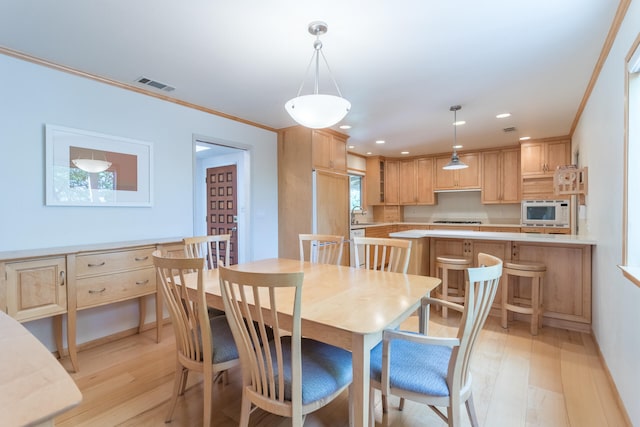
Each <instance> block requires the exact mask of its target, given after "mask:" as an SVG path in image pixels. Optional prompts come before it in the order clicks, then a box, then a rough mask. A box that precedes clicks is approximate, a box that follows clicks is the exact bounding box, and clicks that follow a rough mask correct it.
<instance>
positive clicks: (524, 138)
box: [520, 136, 531, 141]
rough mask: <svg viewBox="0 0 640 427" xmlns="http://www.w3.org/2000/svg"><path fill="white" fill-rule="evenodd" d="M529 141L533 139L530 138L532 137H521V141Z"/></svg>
mask: <svg viewBox="0 0 640 427" xmlns="http://www.w3.org/2000/svg"><path fill="white" fill-rule="evenodd" d="M529 139H531V137H530V136H521V137H520V141H527V140H529Z"/></svg>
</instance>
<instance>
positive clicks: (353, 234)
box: [349, 228, 365, 267]
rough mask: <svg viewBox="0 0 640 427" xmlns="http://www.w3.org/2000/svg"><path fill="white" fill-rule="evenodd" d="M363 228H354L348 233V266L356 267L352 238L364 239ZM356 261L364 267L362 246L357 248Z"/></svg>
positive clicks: (354, 247)
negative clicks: (349, 246)
mask: <svg viewBox="0 0 640 427" xmlns="http://www.w3.org/2000/svg"><path fill="white" fill-rule="evenodd" d="M364 234H365V233H364V228H356V229H352V230H351V232H350V233H349V238H350V240H351V250H350V251H349V252H350V254H351V256H350V259H351V262H350V263H349V265H350V266H351V267H357V266H356V246H355V245H354V244H353V238H354V237H364ZM358 260H359V261H360V264H361V265H364V246H359V247H358Z"/></svg>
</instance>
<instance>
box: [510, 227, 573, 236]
mask: <svg viewBox="0 0 640 427" xmlns="http://www.w3.org/2000/svg"><path fill="white" fill-rule="evenodd" d="M520 230H521V232H522V233H532V234H571V228H569V227H565V228H560V227H521V228H520Z"/></svg>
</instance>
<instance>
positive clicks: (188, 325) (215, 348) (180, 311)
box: [153, 251, 240, 426]
mask: <svg viewBox="0 0 640 427" xmlns="http://www.w3.org/2000/svg"><path fill="white" fill-rule="evenodd" d="M153 263H154V265H155V268H156V271H157V273H158V277H159V280H160V283H161V287H162V295H163V297H164V301H165V303H166V306H167V308H168V311H169V315H170V316H171V324H172V325H173V331H174V334H175V337H176V373H175V379H174V385H173V395H172V398H171V402H170V403H169V412H168V414H167V418H166V421H165V422H170V421H171V418H172V417H173V411H174V409H175V407H176V403H177V401H178V396H182V395H183V394H184V391H185V387H186V385H187V376H188V374H189V371H190V370H191V371H196V372H201V373H202V374H203V377H204V386H203V388H204V401H203V402H204V404H203V412H204V413H203V425H205V426H208V425H210V423H211V396H212V391H213V383H214V382H215V381H216V380H217V379H218V378H219V377H220V375H221V374H223V373H224V372H225V371H226V370H227V369H229V368H231V367H233V366H237V365H238V364H239V363H240V359H239V357H238V350H237V348H236V345H235V342H234V340H233V335H232V334H231V330H230V328H229V324H228V323H227V319H226V317H225V316H216V317H213V318H211V317H209V315H208V312H207V310H206V307H207V302H206V299H205V292H204V285H203V280H202V277H203V270H204V269H205V259H204V258H165V257H162V256H161V253H160V251H155V252H154V253H153ZM187 274H190V275H192V276H193V275H195V276H196V280H197V289H196V291H195V292H194V291H192V292H187V289H186V287H185V286H182V285H181V284H183V283H185V276H186V275H187ZM201 308H202V309H201ZM214 337H215V338H214ZM214 343H215V344H214Z"/></svg>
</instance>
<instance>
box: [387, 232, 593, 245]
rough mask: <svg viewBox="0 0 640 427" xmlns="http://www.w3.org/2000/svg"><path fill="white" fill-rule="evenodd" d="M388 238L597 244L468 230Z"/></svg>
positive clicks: (576, 237) (577, 237)
mask: <svg viewBox="0 0 640 427" xmlns="http://www.w3.org/2000/svg"><path fill="white" fill-rule="evenodd" d="M389 236H391V237H400V238H407V239H419V238H422V237H442V238H451V239H478V240H500V241H505V240H509V241H514V242H524V243H561V244H565V245H566V244H569V245H595V244H596V243H597V242H596V241H595V240H594V239H592V238H590V237H588V236H580V235H575V234H532V233H509V232H493V231H468V230H407V231H398V232H396V233H390V234H389Z"/></svg>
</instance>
